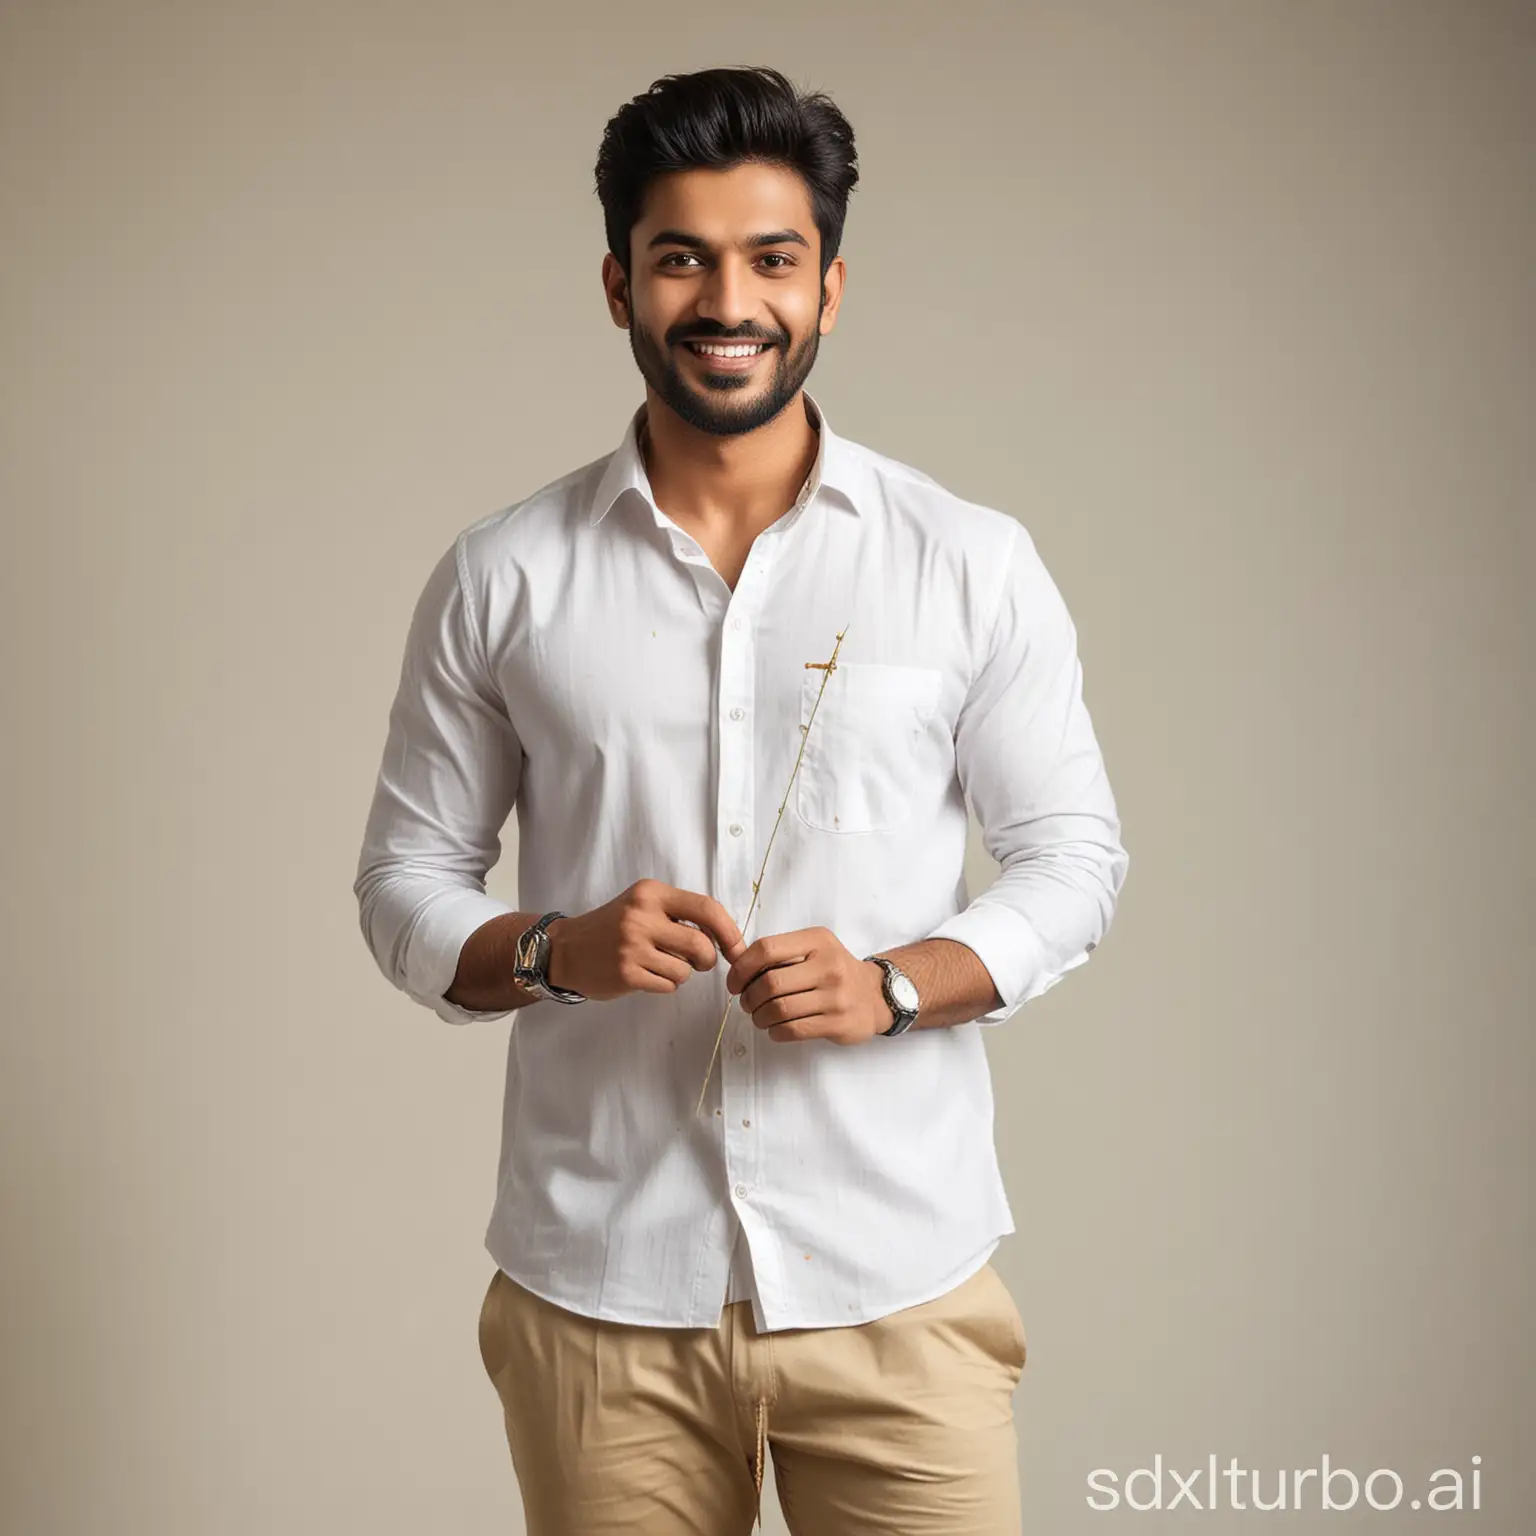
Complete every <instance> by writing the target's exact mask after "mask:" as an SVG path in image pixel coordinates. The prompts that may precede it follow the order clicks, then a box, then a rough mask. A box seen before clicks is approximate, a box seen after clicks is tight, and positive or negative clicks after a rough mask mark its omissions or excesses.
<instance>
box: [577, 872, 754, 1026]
mask: <svg viewBox="0 0 1536 1536" xmlns="http://www.w3.org/2000/svg"><path fill="white" fill-rule="evenodd" d="M548 932H549V973H548V974H549V979H550V981H551V982H553V983H554V984H555V986H557V987H569V988H571V989H573V990H574V991H577V992H580V993H582V994H583V995H584V996H585V997H588V998H590V999H591V1000H592V1001H593V1002H605V1001H607V1000H608V999H609V998H614V997H623V996H624V995H625V994H626V993H629V992H675V991H677V989H678V988H679V987H680V986H682V984H683V983H684V982H685V981H686V980H687V979H688V978H689V976H691V975H692V974H693V972H694V971H708V970H712V969H713V968H714V966H715V963H716V961H717V960H718V959H719V957H720V954H724V956H725V958H726V962H727V963H730V962H731V961H733V960H735V958H736V957H737V955H739V954H741V952H742V951H743V950H744V949H745V948H746V947H747V946H746V941H745V940H744V939H743V938H742V935H741V930H740V929H739V928H737V926H736V924H735V922H734V921H733V920H732V918H731V914H730V913H729V912H727V911H726V910H725V908H724V907H722V906H721V905H720V903H719V902H718V901H716V900H715V899H714V897H713V896H703V895H700V894H699V893H698V892H697V891H683V890H679V889H678V888H677V887H676V886H675V885H666V884H664V883H663V882H662V881H660V880H651V879H644V880H637V881H635V883H634V884H633V885H632V886H630V887H629V889H628V890H626V891H621V892H620V893H619V894H618V895H617V896H615V897H614V898H613V900H612V901H610V902H608V903H606V904H605V905H603V906H601V907H595V908H593V910H592V911H590V912H585V913H582V914H581V915H580V916H579V917H561V918H557V919H556V920H555V921H554V922H553V923H551V924H550V925H549V930H548ZM717 945H718V949H717Z"/></svg>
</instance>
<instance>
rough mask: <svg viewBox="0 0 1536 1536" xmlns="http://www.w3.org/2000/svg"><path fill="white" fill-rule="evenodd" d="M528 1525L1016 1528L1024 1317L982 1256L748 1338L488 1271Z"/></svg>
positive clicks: (904, 1535)
mask: <svg viewBox="0 0 1536 1536" xmlns="http://www.w3.org/2000/svg"><path fill="white" fill-rule="evenodd" d="M480 1354H481V1358H482V1359H483V1361H484V1362H485V1368H486V1372H487V1373H488V1375H489V1376H490V1379H491V1381H492V1382H493V1383H494V1384H495V1387H496V1393H497V1396H498V1397H499V1398H500V1400H501V1405H502V1410H503V1417H504V1420H505V1424H506V1433H507V1443H508V1445H509V1446H510V1448H511V1452H512V1463H513V1467H514V1468H515V1470H516V1474H517V1480H518V1484H519V1487H520V1489H521V1491H522V1497H523V1508H524V1511H525V1514H526V1519H527V1526H528V1532H529V1536H618V1533H620V1532H624V1533H636V1536H746V1533H749V1532H750V1531H751V1528H752V1524H753V1519H754V1516H757V1518H759V1519H760V1518H761V1509H760V1505H761V1490H762V1473H763V1468H764V1460H765V1456H766V1455H767V1454H771V1455H772V1457H773V1469H774V1478H775V1481H776V1484H777V1487H778V1491H779V1503H780V1505H781V1506H782V1508H783V1510H784V1518H785V1521H786V1523H787V1524H788V1526H789V1529H790V1530H791V1531H792V1532H794V1536H865V1533H871V1536H872V1533H876V1532H879V1533H890V1536H928V1533H931V1536H939V1533H943V1536H1017V1533H1018V1532H1019V1530H1020V1507H1019V1481H1018V1460H1017V1439H1016V1434H1015V1429H1014V1422H1013V1393H1014V1389H1015V1387H1017V1385H1018V1383H1019V1378H1020V1376H1021V1375H1022V1373H1023V1370H1024V1360H1025V1343H1024V1325H1023V1322H1022V1320H1021V1319H1020V1316H1019V1311H1018V1308H1017V1307H1016V1306H1015V1305H1014V1303H1013V1298H1012V1297H1011V1296H1010V1295H1009V1294H1008V1290H1007V1287H1006V1286H1005V1285H1004V1284H1003V1281H1002V1277H1001V1276H1000V1275H999V1274H998V1273H997V1271H996V1270H995V1269H993V1267H992V1266H991V1264H984V1265H983V1266H982V1267H981V1268H980V1269H979V1270H978V1271H977V1272H976V1273H975V1274H974V1275H972V1276H971V1278H970V1279H969V1280H966V1281H963V1282H962V1283H961V1284H960V1285H957V1286H956V1287H954V1289H953V1290H951V1291H949V1292H948V1293H947V1294H946V1295H943V1296H940V1297H937V1298H936V1299H935V1300H933V1301H926V1302H923V1303H921V1304H920V1305H918V1306H915V1307H907V1308H905V1309H903V1310H902V1311H900V1312H894V1313H892V1314H891V1315H890V1316H888V1317H882V1318H877V1319H876V1320H875V1321H874V1322H870V1323H859V1324H855V1325H853V1326H850V1327H845V1328H795V1329H786V1330H783V1331H781V1332H777V1333H762V1334H760V1333H759V1332H758V1331H757V1329H756V1327H755V1325H754V1323H753V1320H752V1307H751V1304H750V1303H749V1302H745V1301H738V1302H733V1303H732V1304H731V1305H729V1306H727V1307H726V1308H725V1311H724V1313H723V1315H722V1317H721V1320H720V1326H719V1328H718V1329H708V1328H654V1327H645V1326H638V1325H634V1324H629V1323H611V1322H605V1321H603V1320H601V1319H598V1318H591V1317H584V1316H581V1315H580V1314H578V1313H575V1312H569V1311H567V1310H565V1309H564V1308H563V1307H558V1306H556V1305H555V1304H554V1303H552V1302H549V1301H545V1300H544V1299H543V1298H542V1297H539V1296H535V1295H534V1294H533V1293H532V1292H531V1291H528V1290H526V1289H524V1288H523V1287H522V1286H520V1285H519V1284H517V1282H516V1281H515V1280H512V1279H510V1278H509V1277H508V1276H507V1275H506V1274H504V1273H503V1272H502V1271H501V1270H500V1269H497V1270H496V1272H495V1273H494V1274H493V1275H492V1276H491V1281H490V1285H489V1286H488V1287H487V1289H486V1293H485V1300H484V1303H483V1304H482V1306H481V1309H480Z"/></svg>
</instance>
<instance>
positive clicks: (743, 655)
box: [656, 476, 812, 1324]
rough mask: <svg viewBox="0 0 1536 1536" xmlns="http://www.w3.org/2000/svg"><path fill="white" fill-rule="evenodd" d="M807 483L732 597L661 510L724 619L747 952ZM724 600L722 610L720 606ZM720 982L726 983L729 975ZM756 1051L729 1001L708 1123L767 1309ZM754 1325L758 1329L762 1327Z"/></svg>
mask: <svg viewBox="0 0 1536 1536" xmlns="http://www.w3.org/2000/svg"><path fill="white" fill-rule="evenodd" d="M811 478H812V477H811V476H807V478H806V483H805V484H804V485H803V486H802V487H801V489H800V494H799V495H798V496H797V497H796V498H795V502H794V505H793V506H792V507H791V508H790V509H789V511H788V512H786V513H785V515H784V516H783V517H782V518H781V519H780V520H779V521H778V522H777V523H775V524H773V525H772V526H771V527H769V528H766V529H764V530H763V531H762V532H761V533H759V534H758V535H757V537H756V538H755V539H754V540H753V541H752V547H751V548H750V549H749V550H748V551H747V559H746V563H745V564H744V565H743V566H742V569H741V574H740V575H739V576H738V577H737V579H736V586H735V588H734V589H732V588H731V587H729V586H728V585H727V584H726V581H725V578H724V577H723V576H721V575H720V573H719V572H718V571H717V570H716V569H715V568H714V565H713V564H712V563H711V561H710V560H709V557H708V556H707V554H706V553H705V552H704V549H703V547H702V546H701V545H700V544H699V542H698V541H697V540H696V539H694V538H693V537H692V535H690V534H688V533H686V532H684V531H683V530H682V529H681V528H679V527H678V526H677V525H676V524H675V523H673V522H672V520H671V519H670V518H668V517H667V516H666V514H665V513H663V512H661V511H660V509H659V508H658V509H656V512H657V516H658V520H659V521H661V522H664V523H665V525H666V526H667V527H668V528H670V530H671V538H672V548H673V552H674V553H675V554H676V555H677V557H678V559H680V560H681V561H682V562H683V563H684V564H686V565H687V566H688V567H689V569H690V571H691V572H692V574H693V577H694V580H695V582H696V583H697V584H698V587H699V596H700V599H701V601H702V602H703V604H704V607H705V610H706V612H709V611H715V612H720V613H721V627H720V670H719V680H718V690H717V693H716V698H715V718H716V722H717V733H718V737H719V753H718V757H717V760H718V762H719V765H720V777H719V783H718V786H717V790H716V797H715V825H716V832H717V835H716V837H715V891H716V893H717V899H718V900H719V901H720V902H721V903H722V904H723V905H724V906H725V907H726V908H727V909H728V910H729V912H730V913H731V916H732V917H734V918H735V919H736V922H737V925H738V926H739V927H741V928H742V929H743V931H744V936H745V938H746V940H747V943H748V944H750V943H751V942H752V941H753V939H754V938H755V937H756V936H757V934H758V932H759V928H758V923H757V914H756V913H755V912H754V913H753V921H752V924H751V925H750V927H748V925H747V923H746V918H747V913H748V912H749V911H750V910H751V908H752V897H753V890H752V882H753V881H754V880H756V878H757V871H758V866H759V864H760V863H761V860H762V843H763V840H764V838H765V837H766V835H767V832H768V830H769V829H768V828H761V829H760V828H758V826H757V824H756V823H757V818H756V815H755V807H756V798H755V797H756V790H757V783H756V750H755V737H756V727H755V718H756V713H757V710H756V675H757V667H756V633H757V628H758V622H759V619H760V617H761V613H762V605H763V601H764V598H765V596H766V594H767V591H768V587H769V581H770V577H771V575H772V572H773V565H774V561H775V559H776V558H777V556H778V554H779V551H780V548H781V546H782V541H783V540H784V538H785V536H786V535H787V534H788V532H789V530H790V529H791V528H792V527H793V526H794V525H795V524H796V523H797V522H798V521H799V518H800V515H801V513H802V512H803V511H804V509H805V506H806V504H807V502H808V501H809V500H810V497H811ZM722 600H723V603H724V607H723V610H721V609H720V607H719V604H720V603H721V602H722ZM765 879H766V875H765ZM720 974H721V975H722V977H723V975H724V972H723V971H722V972H721V973H720ZM723 1001H724V1000H723V999H722V1006H723ZM759 1049H761V1042H760V1041H759V1038H758V1031H757V1027H756V1026H755V1025H754V1024H753V1023H752V1020H751V1017H750V1016H749V1015H748V1014H746V1013H744V1012H743V1011H742V1009H741V1007H740V1004H739V1002H737V1001H736V1000H733V1001H732V1006H731V1009H730V1017H729V1018H728V1019H727V1021H726V1029H725V1036H724V1038H723V1041H722V1047H721V1056H720V1066H719V1069H718V1072H717V1074H716V1078H717V1081H718V1085H719V1086H718V1093H719V1103H718V1106H717V1107H716V1109H715V1110H714V1112H713V1114H712V1115H711V1119H712V1120H713V1121H714V1122H715V1124H717V1125H719V1127H720V1139H721V1151H722V1156H723V1159H724V1172H725V1178H726V1186H727V1188H728V1189H729V1191H730V1197H731V1203H732V1206H733V1208H734V1209H735V1211H736V1214H737V1218H738V1220H739V1221H740V1223H741V1227H742V1235H743V1237H745V1238H746V1239H747V1242H748V1246H749V1248H751V1249H752V1269H753V1278H754V1282H755V1284H756V1288H757V1293H758V1299H759V1302H760V1303H761V1304H762V1305H764V1306H766V1305H767V1304H768V1298H769V1297H770V1296H773V1297H777V1294H778V1290H779V1286H778V1278H779V1276H778V1267H777V1265H776V1264H775V1263H774V1261H773V1258H774V1256H773V1252H772V1245H771V1244H769V1243H768V1242H766V1241H762V1240H760V1241H759V1242H758V1243H757V1244H756V1246H755V1247H753V1246H752V1244H751V1237H752V1234H753V1233H754V1232H756V1231H758V1226H757V1215H756V1210H755V1207H754V1206H753V1204H752V1197H753V1194H754V1191H755V1190H756V1189H757V1186H758V1182H759V1180H760V1179H761V1177H762V1167H763V1162H762V1152H761V1148H762V1133H761V1128H760V1125H759V1116H758V1110H757V1076H756V1071H755V1063H756V1052H757V1051H758V1050H759ZM724 1265H725V1267H724V1270H723V1271H722V1274H721V1277H720V1287H719V1289H720V1291H721V1292H722V1293H723V1291H724V1288H725V1279H726V1275H727V1274H728V1273H729V1269H730V1253H729V1251H727V1252H726V1254H725V1256H724ZM712 1289H713V1287H712ZM758 1322H759V1324H761V1319H758Z"/></svg>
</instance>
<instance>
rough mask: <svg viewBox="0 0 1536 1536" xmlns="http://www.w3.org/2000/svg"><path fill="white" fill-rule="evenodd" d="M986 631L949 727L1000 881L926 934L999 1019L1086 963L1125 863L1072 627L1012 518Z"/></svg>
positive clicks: (989, 1018) (990, 1016) (991, 1017)
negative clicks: (992, 992) (952, 953)
mask: <svg viewBox="0 0 1536 1536" xmlns="http://www.w3.org/2000/svg"><path fill="white" fill-rule="evenodd" d="M983 632H984V633H987V634H989V636H990V638H989V640H988V642H987V644H986V646H985V648H984V652H983V654H982V656H981V657H980V659H979V663H978V665H977V667H976V669H975V672H974V675H973V678H972V681H971V685H970V688H969V690H968V692H967V694H966V697H965V701H964V703H963V704H962V706H961V710H960V714H959V716H958V719H957V722H956V727H955V757H956V769H957V772H958V774H959V777H960V782H961V785H962V787H963V788H964V790H965V794H966V797H967V799H968V800H969V802H970V804H971V806H972V808H973V809H974V811H975V813H976V819H977V821H978V822H979V823H980V825H981V830H982V838H983V841H984V843H985V846H986V849H987V852H988V853H989V854H990V855H991V856H992V857H993V858H994V859H995V860H996V861H997V862H998V864H999V865H1001V872H1000V874H999V875H998V877H997V880H996V881H995V882H994V883H993V885H992V886H991V887H990V888H989V889H988V890H986V891H984V892H982V893H981V895H979V896H977V897H976V898H975V899H974V900H973V901H972V902H971V903H970V904H969V905H968V906H967V907H966V908H965V909H964V910H963V911H961V912H958V913H956V914H955V915H954V916H953V917H951V918H948V919H946V920H945V921H944V922H943V923H942V924H940V925H939V927H938V928H936V929H935V930H934V931H933V932H932V933H931V934H930V935H929V937H930V938H943V939H955V940H958V941H959V942H960V943H962V944H965V945H966V946H968V947H969V948H970V949H972V950H974V951H975V953H976V955H977V956H978V957H979V958H980V960H981V961H982V963H983V964H984V965H985V966H986V968H987V970H988V971H989V972H991V975H992V981H993V984H994V985H995V986H996V988H997V993H998V996H999V997H1000V998H1001V999H1002V1005H1001V1006H1000V1007H998V1008H995V1009H993V1010H992V1011H991V1012H989V1013H984V1014H982V1015H980V1016H979V1018H978V1020H977V1022H978V1023H981V1024H985V1025H995V1024H1001V1023H1002V1022H1003V1021H1004V1020H1005V1019H1007V1018H1008V1017H1009V1016H1010V1015H1012V1014H1013V1013H1015V1012H1016V1011H1017V1010H1018V1009H1019V1008H1021V1007H1022V1006H1023V1005H1024V1004H1025V1003H1027V1002H1028V1001H1029V1000H1030V999H1031V998H1035V997H1038V996H1040V994H1041V993H1042V992H1045V991H1048V990H1049V989H1050V988H1051V987H1053V986H1055V984H1056V983H1057V982H1058V981H1060V980H1061V978H1062V977H1063V976H1065V975H1066V973H1067V972H1068V971H1070V970H1073V969H1075V968H1076V967H1077V966H1079V965H1082V964H1083V963H1084V962H1085V961H1086V960H1087V959H1088V956H1089V954H1090V953H1091V952H1092V951H1093V949H1094V947H1095V946H1096V945H1097V944H1099V943H1100V941H1101V940H1102V939H1103V938H1104V935H1105V934H1106V933H1107V932H1108V931H1109V925H1110V922H1111V920H1112V918H1113V916H1114V910H1115V904H1116V901H1117V899H1118V897H1119V894H1120V888H1121V886H1122V885H1123V883H1124V881H1125V875H1126V870H1127V868H1128V867H1129V863H1130V859H1129V856H1128V855H1127V853H1126V851H1125V848H1124V847H1123V846H1122V844H1121V841H1120V820H1119V816H1118V813H1117V809H1116V805H1115V798H1114V795H1113V793H1112V791H1111V790H1110V785H1109V778H1108V776H1107V774H1106V773H1105V769H1104V760H1103V756H1102V754H1101V753H1100V751H1099V744H1098V741H1097V739H1096V738H1095V736H1094V731H1093V724H1092V721H1091V720H1090V718H1089V715H1088V709H1087V706H1086V705H1085V704H1084V702H1083V669H1082V665H1081V663H1080V661H1079V659H1078V654H1077V630H1076V627H1075V626H1074V624H1073V622H1072V618H1071V616H1070V614H1069V613H1068V612H1067V606H1066V603H1065V601H1064V600H1063V598H1062V595H1061V592H1060V591H1059V590H1058V588H1057V586H1056V583H1055V581H1054V580H1053V579H1052V578H1051V575H1050V573H1049V572H1048V571H1047V570H1046V568H1045V564H1044V562H1043V561H1042V560H1041V558H1040V555H1039V553H1038V552H1037V550H1036V548H1035V544H1034V541H1033V539H1031V537H1030V535H1029V533H1028V531H1027V530H1026V529H1025V528H1024V527H1023V525H1022V524H1015V527H1014V531H1013V534H1012V543H1011V545H1010V547H1009V555H1008V558H1007V560H1006V561H1005V563H1004V569H1003V574H1002V580H1001V585H1000V590H999V593H998V599H997V603H996V605H995V613H994V617H993V620H992V622H991V624H990V626H987V627H985V628H984V630H983Z"/></svg>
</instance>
